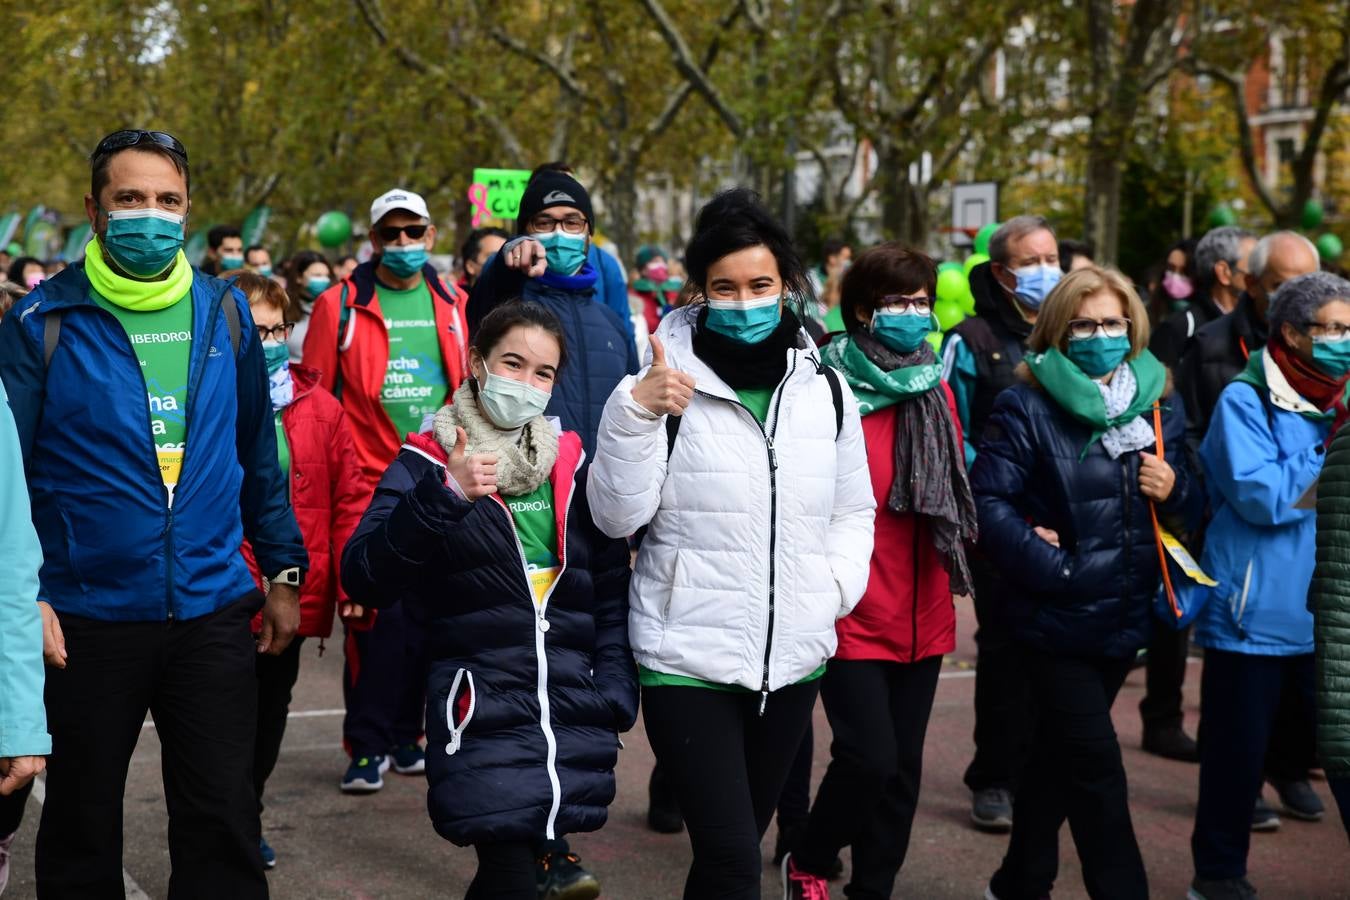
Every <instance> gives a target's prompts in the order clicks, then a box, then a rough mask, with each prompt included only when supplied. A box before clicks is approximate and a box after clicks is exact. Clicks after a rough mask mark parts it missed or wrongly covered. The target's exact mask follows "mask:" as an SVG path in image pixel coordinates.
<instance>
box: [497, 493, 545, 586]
mask: <svg viewBox="0 0 1350 900" xmlns="http://www.w3.org/2000/svg"><path fill="white" fill-rule="evenodd" d="M502 499H504V500H505V501H506V508H507V509H509V510H511V518H512V519H513V520H514V521H515V523H516V536H517V537H519V538H520V546H521V548H522V549H523V550H524V551H525V564H526V566H527V567H528V572H529V576H530V586H531V587H532V588H533V589H534V602H535V603H542V602H543V599H544V594H546V593H548V589H549V587H551V586H552V584H553V582H554V581H556V580H557V578H558V522H557V519H555V518H554V516H553V485H552V484H551V483H550V482H549V481H548V480H547V479H546V480H545V481H544V483H543V484H541V485H539V487H537V488H535V489H534V490H533V491H531V492H530V493H528V494H521V495H520V496H518V497H504V498H502Z"/></svg>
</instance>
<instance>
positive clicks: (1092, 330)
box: [1069, 317, 1130, 341]
mask: <svg viewBox="0 0 1350 900" xmlns="http://www.w3.org/2000/svg"><path fill="white" fill-rule="evenodd" d="M1098 329H1101V332H1102V334H1104V335H1106V336H1107V337H1109V338H1118V337H1124V336H1125V335H1127V334H1129V333H1130V320H1129V319H1126V318H1124V317H1112V318H1109V319H1070V320H1069V340H1071V341H1085V340H1087V339H1088V338H1090V337H1093V336H1094V335H1096V334H1097V330H1098Z"/></svg>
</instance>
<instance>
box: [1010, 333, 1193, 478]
mask: <svg viewBox="0 0 1350 900" xmlns="http://www.w3.org/2000/svg"><path fill="white" fill-rule="evenodd" d="M1026 363H1027V368H1029V369H1031V374H1032V375H1035V376H1036V380H1037V381H1039V382H1040V384H1041V387H1043V388H1045V390H1046V392H1047V393H1048V394H1049V395H1050V396H1051V397H1053V398H1055V402H1056V403H1058V404H1059V405H1060V406H1061V407H1062V408H1063V409H1064V411H1065V412H1067V413H1068V414H1069V415H1071V416H1073V417H1074V418H1075V419H1077V420H1078V421H1080V422H1082V423H1083V424H1084V425H1087V426H1088V427H1090V428H1091V429H1092V437H1091V438H1089V439H1088V442H1087V446H1085V447H1083V455H1084V456H1086V455H1087V452H1088V448H1090V447H1091V446H1092V445H1093V444H1094V443H1096V442H1097V441H1099V440H1101V436H1102V435H1103V434H1105V433H1106V429H1108V428H1115V427H1116V426H1118V425H1124V424H1125V423H1127V422H1130V421H1132V420H1133V419H1135V418H1136V417H1138V416H1141V415H1143V414H1144V413H1145V412H1147V411H1148V410H1150V409H1152V408H1153V404H1154V403H1156V402H1157V401H1158V398H1159V397H1161V396H1162V392H1163V388H1164V387H1166V385H1167V369H1165V368H1164V367H1163V364H1162V363H1160V362H1158V358H1157V357H1155V356H1154V355H1153V354H1152V353H1150V352H1149V351H1147V350H1145V351H1143V352H1142V353H1140V354H1139V355H1138V356H1136V357H1135V358H1134V359H1132V360H1130V361H1129V362H1128V363H1127V365H1128V366H1129V367H1130V369H1131V370H1132V371H1133V372H1134V379H1135V382H1136V383H1137V384H1138V385H1139V388H1138V390H1136V391H1135V394H1134V399H1133V400H1131V401H1130V405H1129V406H1127V407H1126V408H1125V411H1124V412H1123V413H1121V414H1120V415H1118V416H1107V414H1106V401H1105V400H1103V399H1102V392H1101V390H1100V389H1099V388H1098V387H1097V383H1096V382H1095V381H1093V380H1092V379H1091V378H1089V377H1088V376H1087V375H1086V374H1084V372H1083V370H1082V369H1080V368H1078V366H1076V365H1074V364H1073V363H1072V362H1070V361H1069V358H1068V357H1067V356H1065V355H1064V354H1063V353H1060V352H1059V350H1057V349H1055V348H1053V347H1052V348H1051V349H1049V350H1047V351H1045V352H1044V353H1028V354H1027V356H1026Z"/></svg>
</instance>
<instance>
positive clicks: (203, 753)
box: [36, 602, 267, 900]
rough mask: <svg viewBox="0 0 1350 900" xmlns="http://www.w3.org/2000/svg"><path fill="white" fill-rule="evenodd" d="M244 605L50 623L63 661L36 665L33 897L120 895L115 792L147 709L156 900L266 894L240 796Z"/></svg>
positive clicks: (246, 720) (245, 732)
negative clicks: (41, 697) (153, 753)
mask: <svg viewBox="0 0 1350 900" xmlns="http://www.w3.org/2000/svg"><path fill="white" fill-rule="evenodd" d="M255 609H256V604H255V603H249V602H238V603H233V604H231V605H229V606H226V607H224V608H223V609H221V610H219V611H218V612H215V613H212V614H210V615H206V616H202V617H200V618H197V619H191V620H188V621H175V622H103V621H96V620H93V619H83V618H80V617H77V616H62V617H61V627H62V629H63V630H64V632H65V637H66V649H67V650H68V652H69V654H70V656H69V659H68V660H67V663H66V668H64V669H53V668H48V669H47V688H46V700H47V728H48V730H49V731H50V732H51V735H52V754H51V756H50V757H49V758H48V760H47V800H46V802H45V804H44V805H43V807H42V823H41V825H40V826H39V828H38V836H37V866H36V868H37V894H38V897H39V898H40V900H49V898H61V900H64V898H71V900H76V898H78V900H89V898H119V900H120V898H121V897H123V896H124V894H125V892H124V890H123V887H122V796H123V793H124V792H125V789H126V779H127V766H128V764H129V763H130V761H131V754H132V751H133V750H135V748H136V741H137V739H138V738H139V737H140V736H141V730H142V729H141V725H142V723H143V721H144V720H145V713H146V711H147V710H149V711H150V713H151V714H152V715H153V716H154V720H155V733H156V734H157V735H158V736H159V742H160V748H161V754H162V763H161V767H162V770H163V776H164V793H165V798H166V799H167V801H168V808H169V861H170V864H171V865H172V873H171V874H170V876H169V897H170V898H180V897H181V898H193V900H197V898H221V900H227V898H247V897H255V898H256V897H266V896H267V879H266V876H265V875H264V874H263V866H262V856H261V854H260V853H259V852H258V836H259V835H258V805H257V799H256V797H255V795H254V793H253V740H254V729H255V727H256V721H257V703H258V695H257V690H258V689H257V678H256V675H255V674H254V672H255V667H256V662H255V660H254V657H255V656H256V655H257V651H256V650H255V649H254V645H253V636H252V634H250V631H249V620H250V619H251V618H252V616H253V612H254V610H255Z"/></svg>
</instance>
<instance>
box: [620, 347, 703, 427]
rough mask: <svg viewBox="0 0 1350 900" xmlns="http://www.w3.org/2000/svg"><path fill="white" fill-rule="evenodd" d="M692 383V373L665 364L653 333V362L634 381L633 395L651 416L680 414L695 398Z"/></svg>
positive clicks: (663, 356)
mask: <svg viewBox="0 0 1350 900" xmlns="http://www.w3.org/2000/svg"><path fill="white" fill-rule="evenodd" d="M694 386H695V382H694V376H692V375H686V374H685V373H684V372H681V371H680V370H679V369H672V368H671V367H670V366H668V365H666V348H665V347H663V346H661V339H660V338H659V337H657V336H656V335H652V366H651V368H650V369H648V370H647V374H646V375H644V376H643V377H642V380H641V381H639V382H638V383H637V384H635V385H633V399H634V400H636V401H637V402H638V404H639V405H640V406H641V407H642V408H643V409H645V410H647V412H649V413H651V414H652V415H654V416H667V415H669V416H679V415H683V414H684V411H685V409H687V408H688V406H689V401H690V400H692V399H693V398H694Z"/></svg>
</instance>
